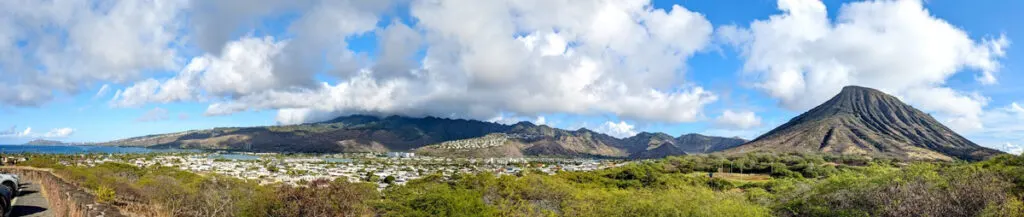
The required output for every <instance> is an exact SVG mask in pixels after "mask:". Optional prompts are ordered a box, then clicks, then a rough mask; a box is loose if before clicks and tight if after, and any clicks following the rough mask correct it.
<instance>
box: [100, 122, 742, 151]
mask: <svg viewBox="0 0 1024 217" xmlns="http://www.w3.org/2000/svg"><path fill="white" fill-rule="evenodd" d="M744 142H746V140H743V139H740V138H724V137H713V136H703V135H699V134H687V135H683V136H680V137H678V138H673V137H671V136H669V135H667V134H663V133H640V134H637V135H635V136H632V137H628V138H623V139H620V138H615V137H612V136H609V135H606V134H602V133H598V132H595V131H591V130H589V129H586V128H581V129H578V130H571V131H570V130H564V129H558V128H553V127H549V126H547V125H535V124H533V123H530V122H519V123H516V124H513V125H505V124H498V123H492V122H483V121H476V120H464V119H447V118H436V117H425V118H412V117H403V116H388V117H383V118H382V117H376V116H368V115H351V116H343V117H338V118H335V119H333V120H329V121H324V122H319V123H309V124H300V125H287V126H265V127H244V128H214V129H208V130H193V131H186V132H179V133H170V134H159V135H149V136H142V137H135V138H128V139H122V140H116V141H110V142H104V143H98V144H95V145H104V146H134V147H152V148H195V149H213V150H234V151H257V152H312V153H337V152H391V151H409V152H418V153H421V154H428V155H435V156H452V157H456V156H458V157H522V156H545V157H595V158H658V157H665V156H670V155H683V154H694V153H709V152H715V151H721V150H725V149H728V148H732V147H736V146H738V145H740V144H743V143H744Z"/></svg>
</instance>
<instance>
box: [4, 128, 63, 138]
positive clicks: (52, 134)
mask: <svg viewBox="0 0 1024 217" xmlns="http://www.w3.org/2000/svg"><path fill="white" fill-rule="evenodd" d="M74 132H75V129H72V128H66V127H65V128H54V129H51V130H50V131H48V132H46V133H44V134H42V135H40V134H38V133H33V131H32V128H31V127H26V128H25V129H24V130H18V127H17V126H11V128H10V129H8V130H5V131H0V137H13V138H39V137H42V138H66V137H68V136H71V134H73V133H74Z"/></svg>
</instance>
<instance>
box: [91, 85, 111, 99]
mask: <svg viewBox="0 0 1024 217" xmlns="http://www.w3.org/2000/svg"><path fill="white" fill-rule="evenodd" d="M108 92H110V85H107V84H104V85H103V86H101V87H100V90H98V91H96V95H93V96H92V98H93V99H98V98H100V97H104V96H106V95H107V93H108Z"/></svg>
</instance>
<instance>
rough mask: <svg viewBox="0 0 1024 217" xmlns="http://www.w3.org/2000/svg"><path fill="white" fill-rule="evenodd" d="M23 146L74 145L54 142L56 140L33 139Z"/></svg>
mask: <svg viewBox="0 0 1024 217" xmlns="http://www.w3.org/2000/svg"><path fill="white" fill-rule="evenodd" d="M25 145H74V144H72V143H65V142H61V141H56V140H46V139H35V140H32V141H29V142H27V143H25Z"/></svg>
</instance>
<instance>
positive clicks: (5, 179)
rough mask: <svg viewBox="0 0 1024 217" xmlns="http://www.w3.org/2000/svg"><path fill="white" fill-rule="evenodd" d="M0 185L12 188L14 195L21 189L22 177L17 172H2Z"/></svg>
mask: <svg viewBox="0 0 1024 217" xmlns="http://www.w3.org/2000/svg"><path fill="white" fill-rule="evenodd" d="M0 185H3V186H5V187H7V188H10V189H11V193H12V194H13V196H18V193H19V192H20V191H21V177H20V176H18V175H16V174H8V173H0Z"/></svg>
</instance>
